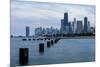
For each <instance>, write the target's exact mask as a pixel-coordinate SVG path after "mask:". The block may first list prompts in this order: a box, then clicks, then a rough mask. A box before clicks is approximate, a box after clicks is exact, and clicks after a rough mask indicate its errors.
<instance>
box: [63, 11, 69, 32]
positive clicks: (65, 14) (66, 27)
mask: <svg viewBox="0 0 100 67" xmlns="http://www.w3.org/2000/svg"><path fill="white" fill-rule="evenodd" d="M63 28H64V31H63V33H65V34H67V33H69V22H68V13H64V27H63Z"/></svg>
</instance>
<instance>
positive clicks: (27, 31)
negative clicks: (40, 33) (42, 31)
mask: <svg viewBox="0 0 100 67" xmlns="http://www.w3.org/2000/svg"><path fill="white" fill-rule="evenodd" d="M29 34H30V29H29V26H26V36H29Z"/></svg>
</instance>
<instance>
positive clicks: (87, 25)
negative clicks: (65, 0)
mask: <svg viewBox="0 0 100 67" xmlns="http://www.w3.org/2000/svg"><path fill="white" fill-rule="evenodd" d="M87 26H88V30H87V32H90V21H88V24H87Z"/></svg>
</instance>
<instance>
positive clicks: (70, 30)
mask: <svg viewBox="0 0 100 67" xmlns="http://www.w3.org/2000/svg"><path fill="white" fill-rule="evenodd" d="M83 19H84V21H82V20H83ZM83 19H82V20H77V19H76V18H74V19H73V21H71V22H70V21H69V20H68V13H64V18H63V19H61V27H60V29H57V28H53V27H50V28H42V27H38V28H35V35H36V36H42V35H56V34H81V33H95V28H94V27H91V25H90V21H89V20H88V17H84V18H83ZM29 32H30V31H29V27H26V36H29Z"/></svg>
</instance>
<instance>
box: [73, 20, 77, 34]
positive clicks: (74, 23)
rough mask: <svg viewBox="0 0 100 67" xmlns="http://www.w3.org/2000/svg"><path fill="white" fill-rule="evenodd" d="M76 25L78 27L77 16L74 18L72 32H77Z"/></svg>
mask: <svg viewBox="0 0 100 67" xmlns="http://www.w3.org/2000/svg"><path fill="white" fill-rule="evenodd" d="M76 27H77V21H76V18H74V21H73V22H72V32H73V33H76Z"/></svg>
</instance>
